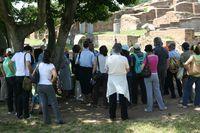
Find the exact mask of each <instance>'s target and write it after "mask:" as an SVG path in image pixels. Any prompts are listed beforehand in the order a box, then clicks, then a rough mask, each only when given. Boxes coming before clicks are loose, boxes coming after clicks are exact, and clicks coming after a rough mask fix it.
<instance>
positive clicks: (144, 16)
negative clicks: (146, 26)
mask: <svg viewBox="0 0 200 133" xmlns="http://www.w3.org/2000/svg"><path fill="white" fill-rule="evenodd" d="M134 16H135V17H137V18H139V19H140V21H141V23H147V22H150V21H153V20H154V19H155V18H156V11H155V9H151V10H150V11H149V12H142V13H138V14H134Z"/></svg>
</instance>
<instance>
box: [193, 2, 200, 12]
mask: <svg viewBox="0 0 200 133" xmlns="http://www.w3.org/2000/svg"><path fill="white" fill-rule="evenodd" d="M193 8H194V9H193V10H194V14H200V3H197V2H196V3H194V5H193Z"/></svg>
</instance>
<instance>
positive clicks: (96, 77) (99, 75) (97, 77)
mask: <svg viewBox="0 0 200 133" xmlns="http://www.w3.org/2000/svg"><path fill="white" fill-rule="evenodd" d="M97 66H98V68H99V70H98V71H96V72H95V74H94V75H93V80H94V81H97V80H98V79H99V78H100V77H101V75H102V74H101V72H100V65H99V58H98V56H97Z"/></svg>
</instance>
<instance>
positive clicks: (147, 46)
mask: <svg viewBox="0 0 200 133" xmlns="http://www.w3.org/2000/svg"><path fill="white" fill-rule="evenodd" d="M144 51H145V52H147V53H150V52H153V47H152V45H151V44H148V45H146V46H145V49H144Z"/></svg>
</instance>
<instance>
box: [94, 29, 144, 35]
mask: <svg viewBox="0 0 200 133" xmlns="http://www.w3.org/2000/svg"><path fill="white" fill-rule="evenodd" d="M146 32H147V31H146V30H145V29H142V30H130V31H122V32H120V34H119V35H134V36H141V35H144V34H145V33H146ZM94 35H115V34H114V32H112V31H106V32H94Z"/></svg>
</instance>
